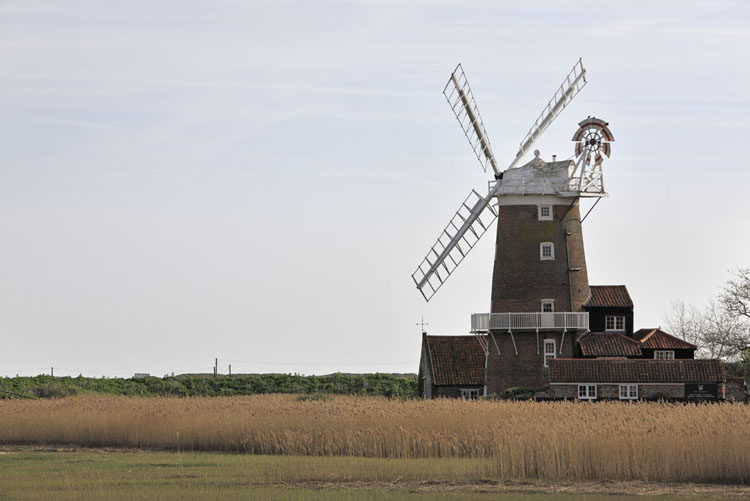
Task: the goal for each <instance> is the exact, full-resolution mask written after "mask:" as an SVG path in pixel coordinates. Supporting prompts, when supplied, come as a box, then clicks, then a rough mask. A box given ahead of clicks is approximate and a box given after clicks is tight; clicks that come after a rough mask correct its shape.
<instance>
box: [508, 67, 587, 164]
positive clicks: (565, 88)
mask: <svg viewBox="0 0 750 501" xmlns="http://www.w3.org/2000/svg"><path fill="white" fill-rule="evenodd" d="M585 86H586V68H584V67H583V60H581V59H578V62H577V63H576V64H575V65H574V66H573V69H572V70H570V73H568V76H567V77H565V80H563V83H562V84H560V88H559V89H557V91H556V92H555V94H554V95H553V96H552V99H550V100H549V103H547V106H545V107H544V109H543V110H542V112H541V113H540V114H539V118H537V119H536V122H534V125H532V126H531V129H529V132H528V134H526V137H524V138H523V141H521V145H520V146H519V147H518V153H517V154H516V158H514V159H513V161H512V162H511V163H510V165H509V166H508V169H512V168H513V167H515V166H516V164H517V163H518V161H519V160H521V159H522V158H523V157H524V155H526V153H528V152H529V151H530V150H531V148H532V146H534V143H535V142H536V140H537V139H539V136H541V135H542V133H543V132H544V131H545V130H547V127H549V126H550V125H551V124H552V122H553V121H554V120H555V118H557V116H558V115H559V114H560V113H561V112H562V110H564V109H565V107H566V106H567V105H568V104H570V102H571V101H572V100H573V98H574V97H575V96H576V94H578V93H579V92H580V91H581V89H583V88H584V87H585Z"/></svg>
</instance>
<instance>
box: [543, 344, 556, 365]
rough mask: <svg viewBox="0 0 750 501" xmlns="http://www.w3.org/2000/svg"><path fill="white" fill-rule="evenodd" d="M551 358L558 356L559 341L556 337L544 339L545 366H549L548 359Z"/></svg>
mask: <svg viewBox="0 0 750 501" xmlns="http://www.w3.org/2000/svg"><path fill="white" fill-rule="evenodd" d="M550 358H557V341H555V340H554V339H545V340H544V366H545V367H547V366H548V364H547V361H548V360H549V359H550Z"/></svg>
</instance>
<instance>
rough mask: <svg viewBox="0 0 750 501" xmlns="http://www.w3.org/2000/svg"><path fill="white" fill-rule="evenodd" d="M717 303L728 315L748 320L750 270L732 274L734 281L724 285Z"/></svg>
mask: <svg viewBox="0 0 750 501" xmlns="http://www.w3.org/2000/svg"><path fill="white" fill-rule="evenodd" d="M719 301H721V304H722V306H723V307H724V309H725V310H726V311H727V312H728V313H730V314H732V315H736V316H738V317H743V318H744V319H746V320H750V268H745V269H742V268H740V269H738V270H737V271H736V272H734V279H732V280H729V281H727V283H726V285H724V287H723V289H722V292H721V295H720V296H719Z"/></svg>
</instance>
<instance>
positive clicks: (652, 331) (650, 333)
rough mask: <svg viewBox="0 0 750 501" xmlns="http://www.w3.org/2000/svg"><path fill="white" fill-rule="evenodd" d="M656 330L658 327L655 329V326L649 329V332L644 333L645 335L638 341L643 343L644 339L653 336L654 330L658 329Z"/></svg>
mask: <svg viewBox="0 0 750 501" xmlns="http://www.w3.org/2000/svg"><path fill="white" fill-rule="evenodd" d="M658 330H659V329H656V328H654V329H651V332H649V333H648V334H646V335H645V336H643V337H642V338H641V341H640V342H641V344H643V343H644V342H646V340H648V338H650V337H651V336H653V335H654V334H655V333H656V331H658Z"/></svg>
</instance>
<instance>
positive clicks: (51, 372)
mask: <svg viewBox="0 0 750 501" xmlns="http://www.w3.org/2000/svg"><path fill="white" fill-rule="evenodd" d="M49 375H50V376H52V377H55V368H54V367H50V371H49Z"/></svg>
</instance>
